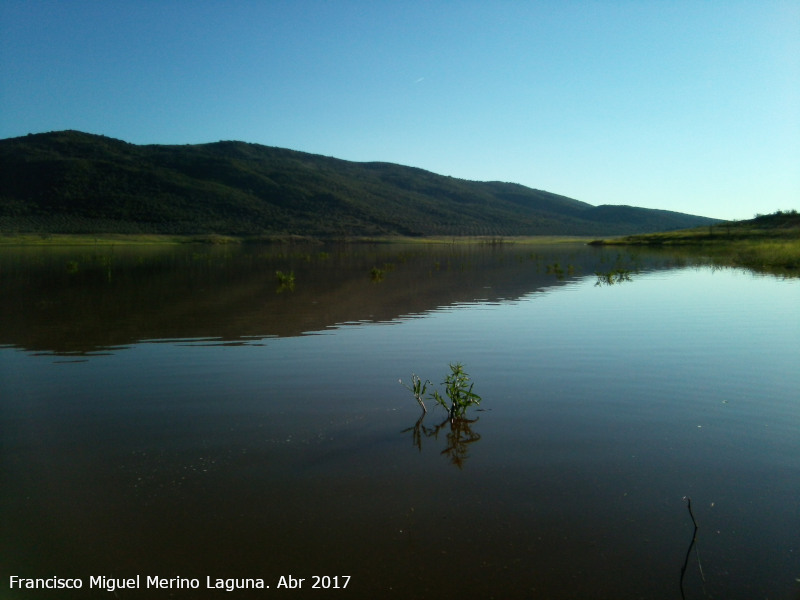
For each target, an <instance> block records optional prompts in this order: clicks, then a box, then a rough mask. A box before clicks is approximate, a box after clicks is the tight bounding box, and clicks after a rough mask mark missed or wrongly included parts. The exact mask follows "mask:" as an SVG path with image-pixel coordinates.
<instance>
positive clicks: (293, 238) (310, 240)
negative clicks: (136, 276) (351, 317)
mask: <svg viewBox="0 0 800 600" xmlns="http://www.w3.org/2000/svg"><path fill="white" fill-rule="evenodd" d="M248 243H270V244H323V243H355V244H363V243H368V244H391V243H402V244H451V245H455V244H459V245H461V244H474V245H484V246H500V245H506V244H531V245H533V244H567V243H573V244H575V243H577V244H588V245H591V246H612V247H613V246H641V247H647V248H653V249H658V248H663V249H669V250H671V251H680V252H685V253H687V254H691V255H693V256H695V257H697V256H701V257H705V258H708V259H709V260H710V261H711V262H712V263H713V264H716V265H719V266H734V267H746V268H750V269H754V270H758V271H767V272H771V273H775V274H784V275H789V276H793V277H797V276H800V214H798V212H797V211H796V210H789V211H777V212H775V213H772V214H769V215H758V216H756V217H755V218H753V219H750V220H747V221H728V222H720V223H716V224H713V225H708V226H703V227H695V228H692V229H680V230H675V231H667V232H660V233H648V234H635V235H628V236H623V237H613V238H604V239H595V238H591V237H587V236H557V235H548V236H360V237H359V236H352V237H350V236H345V237H336V236H334V237H316V236H301V235H283V236H235V235H222V234H195V235H168V234H122V233H94V234H88V233H87V234H69V233H10V232H5V233H0V248H2V247H4V246H5V247H10V246H116V245H120V246H132V245H179V244H207V245H225V244H248Z"/></svg>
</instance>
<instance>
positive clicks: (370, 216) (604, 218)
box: [0, 131, 715, 237]
mask: <svg viewBox="0 0 800 600" xmlns="http://www.w3.org/2000/svg"><path fill="white" fill-rule="evenodd" d="M712 222H715V220H714V219H708V218H704V217H698V216H693V215H686V214H682V213H675V212H670V211H662V210H651V209H643V208H635V207H630V206H592V205H590V204H587V203H585V202H580V201H578V200H574V199H571V198H567V197H564V196H559V195H557V194H553V193H550V192H545V191H541V190H535V189H531V188H527V187H524V186H521V185H517V184H512V183H501V182H476V181H466V180H461V179H455V178H452V177H446V176H441V175H436V174H434V173H431V172H428V171H424V170H422V169H417V168H412V167H404V166H401V165H396V164H389V163H379V162H373V163H356V162H350V161H345V160H339V159H336V158H330V157H325V156H319V155H314V154H307V153H304V152H297V151H293V150H286V149H282V148H273V147H267V146H261V145H257V144H249V143H244V142H216V143H211V144H198V145H185V146H165V145H146V146H139V145H134V144H129V143H127V142H124V141H120V140H115V139H112V138H107V137H104V136H98V135H92V134H87V133H82V132H78V131H61V132H52V133H44V134H36V135H29V136H25V137H19V138H10V139H5V140H0V231H4V232H48V233H99V232H103V233H187V234H196V233H225V234H238V235H285V234H297V235H306V236H320V237H326V236H327V237H331V236H333V237H348V236H373V235H410V236H418V235H492V236H500V235H623V234H631V233H641V232H649V231H664V230H671V229H679V228H686V227H693V226H698V225H704V224H709V223H712Z"/></svg>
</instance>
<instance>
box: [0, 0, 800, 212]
mask: <svg viewBox="0 0 800 600" xmlns="http://www.w3.org/2000/svg"><path fill="white" fill-rule="evenodd" d="M63 129H76V130H80V131H85V132H89V133H96V134H103V135H107V136H110V137H113V138H118V139H122V140H125V141H127V142H131V143H135V144H194V143H206V142H215V141H219V140H241V141H246V142H252V143H258V144H264V145H267V146H278V147H283V148H291V149H293V150H301V151H304V152H310V153H314V154H323V155H327V156H334V157H337V158H342V159H346V160H353V161H384V162H393V163H399V164H403V165H409V166H414V167H419V168H422V169H426V170H429V171H433V172H435V173H439V174H442V175H450V176H452V177H458V178H462V179H469V180H476V181H507V182H513V183H519V184H522V185H525V186H528V187H531V188H536V189H542V190H547V191H549V192H553V193H557V194H562V195H564V196H569V197H571V198H575V199H578V200H582V201H584V202H588V203H589V204H593V205H599V204H628V205H633V206H642V207H647V208H660V209H666V210H674V211H679V212H686V213H691V214H697V215H703V216H710V217H717V218H723V219H749V218H752V217H753V216H754V215H755V214H757V213H760V214H764V213H770V212H774V211H775V210H779V209H781V210H786V209H793V208H796V209H800V0H791V1H787V0H782V1H773V0H755V1H737V0H727V1H724V2H723V1H714V0H704V1H700V0H691V1H687V0H658V1H655V0H653V1H648V0H635V1H634V0H627V1H623V0H608V1H602V0H595V1H589V0H585V1H570V0H553V1H546V0H541V1H525V0H516V1H504V0H483V1H471V0H448V1H443V0H442V1H437V0H428V1H423V0H402V1H395V0H393V1H388V0H363V1H362V0H338V1H330V0H327V1H323V0H317V1H309V0H226V1H223V0H128V1H121V0H93V1H86V0H69V1H68V0H63V1H50V0H38V1H37V0H27V1H19V0H2V2H0V138H9V137H16V136H21V135H26V134H28V133H40V132H46V131H56V130H63Z"/></svg>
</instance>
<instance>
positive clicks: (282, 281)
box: [275, 271, 294, 294]
mask: <svg viewBox="0 0 800 600" xmlns="http://www.w3.org/2000/svg"><path fill="white" fill-rule="evenodd" d="M275 277H276V279H277V280H278V289H277V292H278V293H279V294H280V293H281V292H285V291H287V290H288V291H290V292H293V291H294V271H289V272H288V273H284V272H283V271H275Z"/></svg>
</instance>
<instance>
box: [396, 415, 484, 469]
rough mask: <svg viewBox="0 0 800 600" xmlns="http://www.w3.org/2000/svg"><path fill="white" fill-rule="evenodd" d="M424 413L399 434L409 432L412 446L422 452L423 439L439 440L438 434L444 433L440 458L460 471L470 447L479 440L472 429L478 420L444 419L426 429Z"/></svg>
mask: <svg viewBox="0 0 800 600" xmlns="http://www.w3.org/2000/svg"><path fill="white" fill-rule="evenodd" d="M426 416H427V413H426V412H423V413H422V415H420V417H419V419H417V422H416V423H414V425H413V426H412V427H409V428H408V429H404V430H403V431H402V432H401V433H409V432H411V438H412V440H413V443H414V446H415V447H416V448H417V450H419V451H420V452H422V442H423V440H425V439H430V438H433V439H434V440H436V441H438V440H439V434H440V433H442V431H444V433H445V444H444V449H443V450H442V451H441V452H440V454H441V455H442V456H445V457H447V459H448V460H449V461H450V464H452V465H454V466H456V467H458V468H459V469H462V468H463V467H464V463H465V462H466V460H467V458H469V449H470V445H471V444H474V443H475V442H477V441H479V440H480V439H481V436H480V434H479V433H476V432H475V431H473V429H472V427H473V425H474V424H475V423H477V422H478V421H479V420H480V418H479V417H476V418H474V419H466V418H457V419H450V418H449V417H445V419H444V421H442V422H441V423H439V424H438V425H434V426H433V427H426V426H425V425H424V421H425V417H426Z"/></svg>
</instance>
